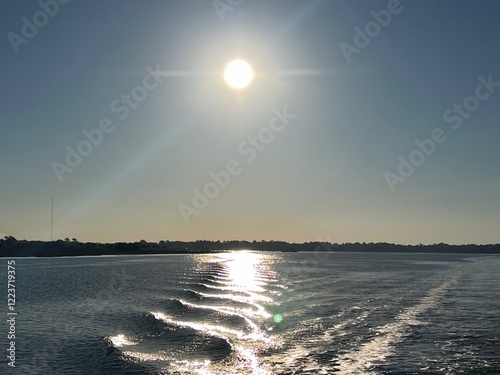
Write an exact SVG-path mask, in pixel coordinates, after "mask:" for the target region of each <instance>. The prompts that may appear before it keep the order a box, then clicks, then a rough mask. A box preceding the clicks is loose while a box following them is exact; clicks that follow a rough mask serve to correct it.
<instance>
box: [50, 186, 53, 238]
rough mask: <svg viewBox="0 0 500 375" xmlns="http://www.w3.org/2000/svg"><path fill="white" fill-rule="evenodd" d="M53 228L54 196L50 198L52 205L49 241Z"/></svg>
mask: <svg viewBox="0 0 500 375" xmlns="http://www.w3.org/2000/svg"><path fill="white" fill-rule="evenodd" d="M53 226H54V196H52V205H51V206H50V240H51V241H52V228H53Z"/></svg>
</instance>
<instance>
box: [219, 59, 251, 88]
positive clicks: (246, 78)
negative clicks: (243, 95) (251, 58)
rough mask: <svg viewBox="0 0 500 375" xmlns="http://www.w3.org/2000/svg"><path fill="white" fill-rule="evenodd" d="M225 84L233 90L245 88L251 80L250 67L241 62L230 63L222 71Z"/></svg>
mask: <svg viewBox="0 0 500 375" xmlns="http://www.w3.org/2000/svg"><path fill="white" fill-rule="evenodd" d="M224 79H225V80H226V83H227V84H228V85H229V86H231V87H232V88H234V89H237V90H240V89H242V88H245V87H247V86H248V85H249V84H250V82H252V79H253V70H252V67H251V66H250V65H249V64H248V63H247V62H246V61H243V60H234V61H231V62H230V63H229V64H228V65H227V66H226V70H225V71H224Z"/></svg>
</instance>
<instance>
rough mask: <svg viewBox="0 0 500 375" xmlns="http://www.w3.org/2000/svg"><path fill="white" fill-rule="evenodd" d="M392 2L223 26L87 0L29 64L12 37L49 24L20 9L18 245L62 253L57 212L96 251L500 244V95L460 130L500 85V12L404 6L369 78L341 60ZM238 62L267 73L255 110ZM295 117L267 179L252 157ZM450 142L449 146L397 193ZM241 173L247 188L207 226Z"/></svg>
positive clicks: (210, 18)
mask: <svg viewBox="0 0 500 375" xmlns="http://www.w3.org/2000/svg"><path fill="white" fill-rule="evenodd" d="M222 1H223V2H225V3H228V1H226V0H222ZM392 1H395V0H392ZM48 3H50V1H48ZM229 3H230V2H229ZM58 4H59V3H58ZM233 4H236V2H234V3H233ZM389 4H391V2H390V1H389V2H388V1H315V0H308V1H299V0H275V1H253V0H252V1H250V0H243V1H241V2H240V4H239V5H235V6H234V7H233V6H230V5H229V7H231V11H227V12H225V13H224V14H223V16H222V17H223V19H222V20H221V17H219V14H218V13H217V11H216V9H215V8H214V6H213V4H212V2H211V1H182V0H179V1H163V0H162V1H159V0H158V1H156V0H151V1H148V2H147V4H146V3H145V2H139V1H131V0H106V1H96V0H95V1H93V0H90V1H77V0H72V1H69V2H68V3H67V4H64V5H62V4H59V6H58V7H59V9H58V10H57V14H55V15H54V16H53V17H48V22H47V24H46V25H44V26H42V27H39V29H38V33H37V34H36V35H35V36H33V37H32V38H26V40H27V43H23V44H19V45H18V46H17V48H18V51H17V53H16V51H15V48H14V47H13V45H12V43H11V41H10V39H9V36H8V35H9V33H15V34H17V35H19V36H21V37H22V36H23V34H22V26H23V22H24V21H23V20H22V19H23V17H26V19H28V20H29V21H32V20H33V17H34V15H36V14H37V12H40V11H41V9H42V8H41V6H40V4H38V3H37V2H36V1H8V2H6V3H5V4H4V8H3V11H2V14H1V16H0V17H1V18H2V22H1V27H2V34H3V35H4V37H3V42H2V43H1V44H0V56H1V62H0V64H1V69H0V82H1V83H2V92H3V95H2V100H1V101H0V106H1V111H0V129H1V131H2V136H1V137H0V158H1V161H2V163H1V164H0V213H1V215H0V234H2V235H5V234H12V235H14V236H16V237H19V238H27V239H48V238H49V233H50V232H49V229H50V228H49V223H50V197H51V195H54V197H55V198H54V199H55V206H54V210H55V216H54V220H55V224H54V236H55V237H56V238H64V237H76V238H78V239H79V240H82V241H134V240H140V239H142V238H144V239H146V240H161V239H170V240H194V239H222V240H224V239H247V240H254V239H257V240H260V239H266V240H270V239H276V240H287V241H297V242H302V241H308V240H316V239H318V238H322V239H326V238H327V237H329V238H330V239H331V240H332V241H335V242H357V241H359V242H362V241H366V242H372V241H373V242H378V241H388V242H398V243H434V242H449V243H472V242H475V243H492V242H500V230H499V227H500V199H499V193H498V192H499V191H500V189H499V187H500V173H499V172H500V171H499V167H500V163H499V161H500V151H499V150H500V148H499V147H498V141H499V139H500V130H499V125H500V123H499V114H500V112H499V108H500V106H499V105H498V103H499V101H500V89H499V90H498V91H494V92H490V91H484V90H487V88H484V89H482V91H481V92H482V93H489V94H490V95H489V96H488V98H487V99H484V100H480V101H478V103H479V104H478V107H477V109H476V108H474V111H471V112H470V113H468V114H469V117H468V118H466V119H464V120H463V123H462V125H461V126H460V128H459V129H456V130H453V129H452V127H451V125H452V124H450V123H446V122H445V121H444V120H443V114H444V113H445V112H446V111H447V110H448V109H449V108H450V107H452V106H453V104H454V103H458V104H464V100H466V98H468V97H469V96H471V95H472V96H474V95H475V90H476V87H477V86H478V85H479V84H480V83H481V82H480V81H479V80H478V78H479V77H481V76H482V77H483V78H485V79H487V78H488V76H490V75H491V77H492V80H493V81H494V82H500V53H499V50H498V48H497V47H496V46H497V44H498V40H499V37H500V26H499V24H498V14H500V4H499V3H498V2H497V1H494V0H485V1H482V2H481V5H480V6H478V5H477V4H475V3H474V2H472V1H461V0H443V1H431V0H421V1H413V2H412V1H409V0H401V2H400V4H399V5H398V8H397V9H399V12H398V13H397V14H391V19H390V21H389V22H388V24H387V25H386V26H385V27H383V26H381V27H380V32H379V33H376V35H374V36H373V37H371V38H370V43H369V45H367V46H366V47H364V48H359V49H358V50H359V53H356V54H352V55H351V56H350V58H351V61H350V63H349V62H348V61H347V59H346V58H345V55H344V53H343V51H342V49H341V48H340V45H341V43H348V44H350V45H352V46H354V47H356V44H355V40H354V39H355V33H356V32H355V28H359V29H361V30H364V31H365V32H366V29H365V27H366V25H367V23H369V22H373V20H374V16H373V15H372V14H371V11H375V12H377V13H378V12H381V11H386V10H387V9H388V8H389V7H390V5H389ZM395 4H396V3H392V6H395ZM52 9H54V8H52ZM384 14H385V13H384ZM39 17H42V16H40V15H39ZM41 20H42V21H43V19H41ZM372 25H373V23H372ZM10 35H11V38H12V34H10ZM356 48H357V47H356ZM236 58H242V59H244V60H246V61H247V62H248V63H249V64H251V66H252V67H253V69H254V71H255V74H256V75H255V77H254V79H253V81H252V83H251V84H250V85H249V86H248V87H247V88H245V89H244V90H241V91H238V92H235V91H234V90H231V89H229V88H228V86H227V85H226V84H225V83H224V81H223V79H222V75H223V71H224V68H225V65H226V64H227V63H228V62H230V61H231V60H233V59H236ZM147 67H151V68H153V69H155V68H156V67H160V69H161V70H162V72H163V73H162V74H163V76H162V79H161V83H159V84H158V86H157V87H155V88H154V89H152V90H150V91H147V97H146V99H145V100H144V101H142V102H140V103H138V105H137V108H134V109H131V110H130V113H129V115H128V116H126V118H125V119H123V120H122V119H120V118H119V115H118V114H117V113H115V112H113V110H112V109H111V103H113V102H114V101H115V100H117V99H118V100H120V97H121V95H122V94H130V93H131V91H132V90H133V89H134V88H135V87H137V86H138V85H139V86H140V85H141V84H142V82H143V79H144V77H145V76H147V74H148V70H147ZM173 71H174V72H176V74H173V75H172V74H171V72H173ZM169 72H170V75H169ZM294 72H295V73H294ZM148 82H153V81H148ZM492 90H495V89H494V88H493V89H492ZM471 100H472V101H471ZM471 103H472V104H474V100H473V99H470V100H469V106H470V105H471ZM285 107H286V110H287V111H288V112H289V113H291V114H293V115H295V116H296V117H295V118H294V119H292V120H291V121H290V124H288V125H287V126H286V128H285V130H283V131H282V132H279V133H276V134H274V138H273V140H272V141H271V142H270V143H269V144H267V145H265V148H264V149H263V150H258V152H257V154H256V157H255V159H254V160H252V161H251V162H248V161H247V160H246V159H245V157H244V156H243V155H241V154H240V153H239V152H238V147H239V145H240V144H241V143H242V142H245V140H246V139H247V138H248V137H249V136H254V135H256V134H259V132H260V131H261V130H262V129H263V128H265V127H269V123H270V121H271V119H272V118H273V117H274V116H275V112H273V110H274V109H278V110H280V111H282V110H283V109H284V108H285ZM103 118H109V119H111V120H112V122H113V126H114V128H113V129H114V130H113V131H112V132H111V133H109V134H104V136H103V140H102V142H101V143H100V144H99V145H98V146H96V147H93V150H92V151H91V153H90V154H89V155H88V156H85V157H83V158H82V161H81V163H80V164H79V165H78V166H77V167H76V168H74V170H73V171H72V172H71V173H65V174H64V175H63V178H62V182H61V181H60V179H58V177H57V175H56V173H55V172H54V169H53V162H60V163H65V158H66V154H67V151H66V147H67V146H69V147H71V148H73V149H76V147H77V145H78V143H79V142H81V141H82V140H85V139H86V138H85V137H84V136H83V135H82V131H84V130H87V131H91V130H92V129H96V128H98V127H99V123H100V121H101V120H102V119H103ZM436 128H441V129H443V130H444V131H445V132H446V136H447V139H446V141H445V142H443V143H440V144H436V145H435V146H436V147H435V150H434V152H433V153H431V154H430V155H424V159H425V160H424V161H423V163H422V165H418V166H416V167H415V168H414V171H413V173H412V174H411V175H410V176H408V177H404V178H403V177H401V176H400V179H399V180H398V182H397V183H395V184H394V183H393V185H392V187H393V188H392V189H391V186H390V185H391V184H390V183H388V181H387V179H386V175H385V174H386V172H390V173H393V174H394V175H397V173H398V166H399V164H400V160H399V159H398V157H399V156H400V155H401V156H402V157H403V158H404V159H406V160H408V158H409V155H410V154H411V153H412V152H413V151H414V150H418V149H417V146H416V145H415V140H423V139H426V138H430V137H431V134H432V132H433V130H435V129H436ZM231 160H235V161H237V162H238V163H239V166H240V168H241V173H239V174H238V175H236V176H231V180H230V182H229V184H228V185H227V187H224V188H219V190H220V191H219V192H218V194H217V196H216V197H214V198H211V199H208V201H209V204H208V205H207V207H205V208H203V209H196V208H195V207H194V205H193V202H192V200H193V197H194V195H195V193H194V192H193V189H199V190H200V191H203V188H204V187H205V186H206V184H207V183H209V182H211V181H212V179H211V177H210V175H209V173H210V172H217V171H220V170H223V169H225V168H226V164H227V163H228V162H229V161H231ZM394 175H392V176H394ZM401 179H403V180H404V182H403V181H402V180H401ZM182 204H184V205H186V206H190V207H192V208H194V209H195V210H196V211H198V212H197V214H193V215H191V216H190V217H189V220H188V221H189V222H186V220H184V218H183V215H182V212H181V210H180V209H179V205H182Z"/></svg>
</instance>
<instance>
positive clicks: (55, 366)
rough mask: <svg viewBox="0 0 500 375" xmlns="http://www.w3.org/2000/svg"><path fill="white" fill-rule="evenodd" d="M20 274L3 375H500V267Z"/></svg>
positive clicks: (49, 262)
mask: <svg viewBox="0 0 500 375" xmlns="http://www.w3.org/2000/svg"><path fill="white" fill-rule="evenodd" d="M16 263H17V311H18V312H19V315H18V317H17V326H16V329H17V335H16V336H17V337H16V348H17V358H16V365H17V367H16V368H15V369H11V368H9V367H8V366H7V360H6V356H4V355H2V358H0V369H1V371H0V373H2V374H4V373H5V374H11V373H12V374H23V375H24V374H26V375H30V374H50V375H52V374H54V375H57V374H64V375H69V374H82V375H88V374H130V375H132V374H334V373H339V374H500V317H499V312H500V298H499V297H500V257H496V256H475V255H472V254H468V255H463V254H462V255H450V254H446V255H429V254H388V253H387V254H386V253H378V254H368V253H350V254H348V253H322V254H316V255H313V254H312V253H256V252H233V253H221V254H210V255H168V256H123V257H121V256H120V257H86V258H55V259H17V260H16ZM3 268H6V267H2V270H1V276H2V280H6V279H7V277H6V275H5V273H6V269H3ZM2 320H5V319H2ZM1 327H2V332H6V331H5V329H6V325H5V322H3V325H2V326H1ZM4 336H5V335H3V334H2V337H1V339H0V340H1V341H0V342H1V343H2V352H6V350H4V348H5V349H7V343H6V341H7V340H6V337H4Z"/></svg>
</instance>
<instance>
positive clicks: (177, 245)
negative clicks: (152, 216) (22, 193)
mask: <svg viewBox="0 0 500 375" xmlns="http://www.w3.org/2000/svg"><path fill="white" fill-rule="evenodd" d="M230 250H257V251H282V252H297V251H311V252H314V251H316V252H324V251H342V252H398V253H414V252H420V253H483V254H499V253H500V244H491V245H474V244H469V245H448V244H444V243H439V244H432V245H422V244H419V245H399V244H392V243H386V242H378V243H373V242H370V243H365V242H363V243H359V242H355V243H342V244H332V243H328V242H305V243H288V242H284V241H207V240H198V241H160V242H146V241H144V240H142V241H139V242H131V243H125V242H117V243H94V242H86V243H83V242H78V241H77V240H76V238H73V239H71V240H70V239H69V238H66V239H64V240H57V241H26V240H17V239H16V238H14V237H13V236H6V237H4V238H3V239H0V257H14V256H16V257H22V256H30V257H54V256H84V255H127V254H129V255H132V254H175V253H209V252H218V251H230Z"/></svg>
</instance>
